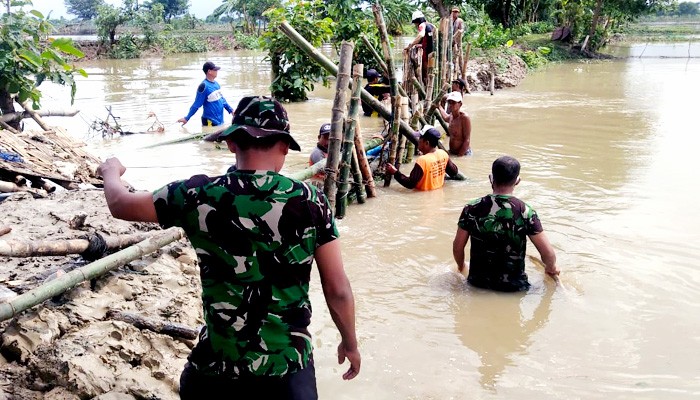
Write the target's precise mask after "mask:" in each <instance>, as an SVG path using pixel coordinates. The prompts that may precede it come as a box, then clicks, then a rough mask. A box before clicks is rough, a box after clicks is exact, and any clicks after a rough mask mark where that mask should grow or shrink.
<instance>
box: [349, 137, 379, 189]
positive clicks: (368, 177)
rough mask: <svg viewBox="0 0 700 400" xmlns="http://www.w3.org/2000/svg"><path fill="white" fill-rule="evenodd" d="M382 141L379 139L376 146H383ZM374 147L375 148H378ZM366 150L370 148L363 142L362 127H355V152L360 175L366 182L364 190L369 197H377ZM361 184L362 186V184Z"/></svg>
mask: <svg viewBox="0 0 700 400" xmlns="http://www.w3.org/2000/svg"><path fill="white" fill-rule="evenodd" d="M382 141H383V140H382V139H378V143H377V144H376V146H380V145H381V144H382ZM375 142H376V141H375ZM376 146H374V147H376ZM366 149H368V146H367V145H365V144H363V142H362V133H361V132H360V125H359V124H356V125H355V150H356V151H355V152H356V153H357V163H358V165H359V167H360V173H361V174H362V182H365V185H364V189H365V192H367V197H376V196H377V192H376V190H375V186H374V177H373V176H372V169H371V168H370V166H369V162H368V161H367V153H366V151H367V150H366ZM362 182H360V184H362Z"/></svg>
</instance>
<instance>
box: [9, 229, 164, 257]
mask: <svg viewBox="0 0 700 400" xmlns="http://www.w3.org/2000/svg"><path fill="white" fill-rule="evenodd" d="M149 236H150V235H147V234H144V233H137V234H133V235H120V236H102V235H100V237H101V238H102V239H104V245H105V246H106V249H107V250H115V249H121V248H124V247H127V246H131V245H133V244H136V243H138V242H142V241H143V240H145V239H146V238H148V237H149ZM89 247H90V240H89V239H65V240H33V241H29V242H27V241H21V240H0V256H3V257H45V256H64V255H67V254H81V253H84V252H85V251H86V250H88V248H89Z"/></svg>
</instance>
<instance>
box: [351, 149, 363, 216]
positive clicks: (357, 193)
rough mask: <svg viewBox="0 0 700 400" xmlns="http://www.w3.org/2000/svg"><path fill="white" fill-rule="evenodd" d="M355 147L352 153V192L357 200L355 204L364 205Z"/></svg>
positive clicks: (360, 173) (360, 174)
mask: <svg viewBox="0 0 700 400" xmlns="http://www.w3.org/2000/svg"><path fill="white" fill-rule="evenodd" d="M357 153H358V150H357V147H353V151H352V177H353V185H354V186H353V191H354V192H355V197H356V198H357V204H365V195H364V190H363V188H364V185H363V184H362V172H361V171H360V163H359V157H358V155H357Z"/></svg>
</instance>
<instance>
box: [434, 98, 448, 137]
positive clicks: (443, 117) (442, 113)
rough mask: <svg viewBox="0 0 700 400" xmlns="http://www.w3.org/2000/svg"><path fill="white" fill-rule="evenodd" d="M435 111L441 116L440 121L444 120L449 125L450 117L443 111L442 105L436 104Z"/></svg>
mask: <svg viewBox="0 0 700 400" xmlns="http://www.w3.org/2000/svg"><path fill="white" fill-rule="evenodd" d="M437 109H438V111H440V115H441V116H442V119H444V120H445V122H447V123H448V124H449V123H450V121H452V115H450V114H448V113H447V111H445V109H444V108H443V106H442V104H438V107H437ZM449 133H450V132H447V134H448V135H449Z"/></svg>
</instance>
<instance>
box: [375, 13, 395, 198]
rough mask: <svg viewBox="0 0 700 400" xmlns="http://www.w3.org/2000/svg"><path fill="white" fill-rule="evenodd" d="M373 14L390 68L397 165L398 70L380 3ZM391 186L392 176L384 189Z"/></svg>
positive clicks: (391, 135)
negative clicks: (395, 65) (395, 66)
mask: <svg viewBox="0 0 700 400" xmlns="http://www.w3.org/2000/svg"><path fill="white" fill-rule="evenodd" d="M372 13H373V14H374V21H375V23H376V24H377V28H378V29H379V39H380V41H381V42H382V51H383V52H384V58H385V59H386V65H387V67H388V68H389V87H390V92H391V108H392V112H391V113H392V118H391V119H390V123H391V129H390V133H389V137H388V139H389V142H390V147H389V160H388V161H387V162H388V163H390V164H396V159H397V150H398V141H397V139H398V136H399V126H400V110H399V108H400V101H401V97H400V96H399V90H398V86H399V85H398V80H397V79H396V69H395V68H394V57H393V56H392V54H391V45H390V44H389V33H388V32H387V30H386V24H385V23H384V15H383V14H382V10H381V9H380V6H379V1H377V2H375V3H374V4H372ZM390 184H391V175H387V176H385V177H384V187H388V186H389V185H390Z"/></svg>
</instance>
